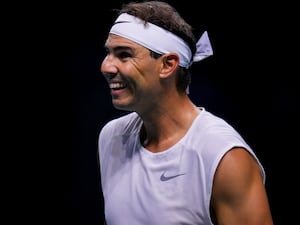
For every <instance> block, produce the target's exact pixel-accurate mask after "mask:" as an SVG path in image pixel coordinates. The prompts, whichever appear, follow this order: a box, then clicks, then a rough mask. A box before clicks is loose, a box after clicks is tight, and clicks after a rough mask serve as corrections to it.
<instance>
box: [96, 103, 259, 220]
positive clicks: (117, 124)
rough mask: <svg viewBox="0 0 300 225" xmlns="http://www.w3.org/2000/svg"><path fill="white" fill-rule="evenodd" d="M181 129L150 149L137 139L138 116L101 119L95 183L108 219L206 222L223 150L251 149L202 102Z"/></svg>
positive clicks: (130, 115) (131, 114)
mask: <svg viewBox="0 0 300 225" xmlns="http://www.w3.org/2000/svg"><path fill="white" fill-rule="evenodd" d="M201 109H202V111H201V113H200V114H199V115H198V116H197V117H196V118H195V120H194V121H193V124H192V126H191V127H190V129H189V130H188V132H187V133H186V135H185V136H184V137H183V138H182V139H181V140H180V141H179V142H178V143H176V144H175V145H173V146H172V147H170V148H169V149H167V150H165V151H163V152H160V153H152V152H150V151H148V150H147V149H145V148H144V147H143V146H142V145H141V143H140V136H139V132H140V129H141V126H142V123H143V122H142V120H141V118H140V117H139V116H138V115H137V114H136V113H134V112H133V113H129V114H127V115H125V116H122V117H120V118H118V119H115V120H112V121H110V122H109V123H107V124H106V125H105V126H104V127H103V129H102V131H101V133H100V136H99V159H100V173H101V184H102V191H103V196H104V205H105V218H106V221H107V224H108V225H183V224H184V225H212V224H213V223H212V221H211V217H210V212H209V206H210V199H211V192H212V184H213V178H214V174H215V171H216V168H217V166H218V164H219V162H220V160H221V158H222V157H223V156H224V154H225V153H226V152H227V151H229V150H230V149H232V148H233V147H244V148H245V149H247V150H248V151H249V152H250V153H251V154H252V155H253V157H254V158H255V159H256V160H257V161H258V163H259V165H260V167H261V172H262V176H263V179H264V181H265V171H264V169H263V167H262V165H261V163H260V162H259V160H258V158H257V157H256V155H255V154H254V152H253V150H252V149H251V148H250V147H249V145H248V144H247V143H246V142H245V141H244V140H243V138H242V137H241V136H240V135H239V134H238V133H237V131H236V130H235V129H233V128H232V126H230V125H229V124H228V123H227V122H225V121H224V120H223V119H221V118H219V117H217V116H215V115H213V114H211V113H210V112H208V111H206V110H205V109H204V108H201Z"/></svg>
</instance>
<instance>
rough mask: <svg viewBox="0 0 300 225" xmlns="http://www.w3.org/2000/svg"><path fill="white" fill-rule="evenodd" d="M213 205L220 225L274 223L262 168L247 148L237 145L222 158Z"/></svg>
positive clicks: (271, 224)
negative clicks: (237, 146)
mask: <svg viewBox="0 0 300 225" xmlns="http://www.w3.org/2000/svg"><path fill="white" fill-rule="evenodd" d="M211 206H212V212H213V215H214V217H215V218H214V219H215V221H216V224H218V225H241V224H243V225H273V221H272V216H271V211H270V207H269V202H268V198H267V193H266V190H265V186H264V184H263V180H262V176H261V171H260V169H259V167H258V164H257V162H256V161H255V159H254V158H253V157H252V156H251V155H250V154H249V153H248V152H247V151H246V150H244V149H242V148H234V149H232V150H230V151H229V152H228V153H226V155H225V156H224V157H223V159H222V160H221V162H220V164H219V166H218V169H217V171H216V174H215V178H214V184H213V192H212V200H211Z"/></svg>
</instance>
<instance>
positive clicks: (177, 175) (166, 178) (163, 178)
mask: <svg viewBox="0 0 300 225" xmlns="http://www.w3.org/2000/svg"><path fill="white" fill-rule="evenodd" d="M165 173H166V172H164V173H163V174H162V175H161V176H160V180H161V181H167V180H170V179H173V178H175V177H179V176H182V175H185V173H180V174H176V175H172V176H166V175H165Z"/></svg>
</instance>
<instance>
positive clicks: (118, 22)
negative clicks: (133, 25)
mask: <svg viewBox="0 0 300 225" xmlns="http://www.w3.org/2000/svg"><path fill="white" fill-rule="evenodd" d="M118 23H130V21H117V22H115V23H114V25H115V24H118Z"/></svg>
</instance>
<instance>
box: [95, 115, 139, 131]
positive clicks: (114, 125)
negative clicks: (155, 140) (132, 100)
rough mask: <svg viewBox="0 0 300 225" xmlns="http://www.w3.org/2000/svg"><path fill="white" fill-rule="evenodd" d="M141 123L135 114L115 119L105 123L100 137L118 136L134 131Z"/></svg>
mask: <svg viewBox="0 0 300 225" xmlns="http://www.w3.org/2000/svg"><path fill="white" fill-rule="evenodd" d="M140 122H141V119H140V117H139V116H138V114H137V113H135V112H131V113H128V114H126V115H123V116H121V117H118V118H116V119H113V120H111V121H109V122H107V123H106V124H105V125H104V126H103V128H102V129H101V132H100V135H103V134H104V133H105V134H107V133H109V135H118V134H121V133H124V132H126V131H129V130H132V129H134V127H136V126H138V125H139V123H140Z"/></svg>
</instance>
